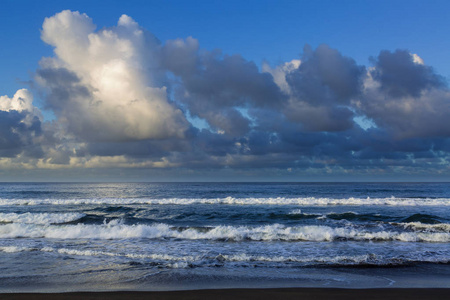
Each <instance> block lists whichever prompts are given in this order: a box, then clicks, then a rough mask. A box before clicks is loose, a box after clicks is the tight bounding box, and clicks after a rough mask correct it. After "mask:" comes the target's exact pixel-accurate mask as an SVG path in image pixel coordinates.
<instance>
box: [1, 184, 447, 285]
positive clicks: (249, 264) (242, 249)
mask: <svg viewBox="0 0 450 300" xmlns="http://www.w3.org/2000/svg"><path fill="white" fill-rule="evenodd" d="M449 245H450V184H448V183H1V184H0V266H1V273H0V292H31V291H33V292H67V291H115V290H180V289H200V288H228V287H229V288H232V287H233V288H236V287H237V288H240V287H255V288H256V287H340V288H383V287H447V288H448V287H450V247H449Z"/></svg>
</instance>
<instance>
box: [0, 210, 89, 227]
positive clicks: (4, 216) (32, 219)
mask: <svg viewBox="0 0 450 300" xmlns="http://www.w3.org/2000/svg"><path fill="white" fill-rule="evenodd" d="M85 216H86V215H85V214H83V213H29V212H28V213H22V214H17V213H0V223H23V224H62V223H68V222H73V221H76V220H79V219H81V218H83V217H85Z"/></svg>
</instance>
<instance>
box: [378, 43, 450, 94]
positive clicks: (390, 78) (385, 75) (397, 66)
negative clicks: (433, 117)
mask: <svg viewBox="0 0 450 300" xmlns="http://www.w3.org/2000/svg"><path fill="white" fill-rule="evenodd" d="M416 57H417V56H416ZM414 59H415V58H414V55H413V54H411V53H410V52H409V51H407V50H396V51H395V52H390V51H387V50H384V51H381V52H380V54H379V55H378V57H377V58H375V59H372V60H373V62H374V64H375V69H374V70H373V71H371V75H372V77H373V78H374V79H375V80H377V81H379V82H380V89H381V90H383V91H384V92H386V93H387V94H388V95H389V96H391V97H408V96H411V97H420V95H421V92H422V91H424V90H427V89H428V90H429V89H432V88H439V87H443V86H444V79H443V78H442V77H441V76H439V75H437V74H435V73H434V71H433V68H431V67H430V66H426V65H424V64H423V63H422V62H421V61H420V59H419V61H414ZM416 60H418V58H416Z"/></svg>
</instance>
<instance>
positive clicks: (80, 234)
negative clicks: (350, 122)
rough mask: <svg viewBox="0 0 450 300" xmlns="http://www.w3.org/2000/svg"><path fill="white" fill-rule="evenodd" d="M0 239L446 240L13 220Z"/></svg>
mask: <svg viewBox="0 0 450 300" xmlns="http://www.w3.org/2000/svg"><path fill="white" fill-rule="evenodd" d="M0 238H50V239H133V238H147V239H184V240H217V241H314V242H326V241H346V240H350V241H402V242H433V243H447V242H450V233H448V232H428V231H420V232H397V231H366V230H361V229H357V228H346V227H340V228H333V227H329V226H292V227H289V226H284V225H280V224H274V225H266V226H213V227H183V228H182V227H172V226H169V225H167V224H154V225H139V224H138V225H124V224H120V222H119V221H117V220H114V221H112V222H110V223H108V224H103V225H85V224H77V225H58V226H55V225H53V226H52V225H35V224H22V223H18V224H16V223H13V224H5V225H1V226H0Z"/></svg>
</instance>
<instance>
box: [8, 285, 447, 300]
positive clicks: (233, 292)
mask: <svg viewBox="0 0 450 300" xmlns="http://www.w3.org/2000/svg"><path fill="white" fill-rule="evenodd" d="M449 297H450V287H449V288H375V289H340V288H269V289H261V288H259V289H202V290H182V291H117V292H67V293H0V299H8V300H22V299H35V300H41V299H42V300H44V299H48V300H59V299H69V300H70V299H93V300H103V299H112V300H116V299H117V300H118V299H124V298H126V299H127V300H133V299H152V300H172V299H186V300H189V299H215V300H221V299H223V300H228V299H230V300H231V299H232V300H235V299H262V300H264V299H283V300H285V299H287V300H289V299H315V300H320V299H335V300H340V299H342V300H349V299H355V300H356V299H358V300H360V299H368V300H370V299H383V300H390V299H392V300H394V299H395V300H398V299H446V298H449Z"/></svg>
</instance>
